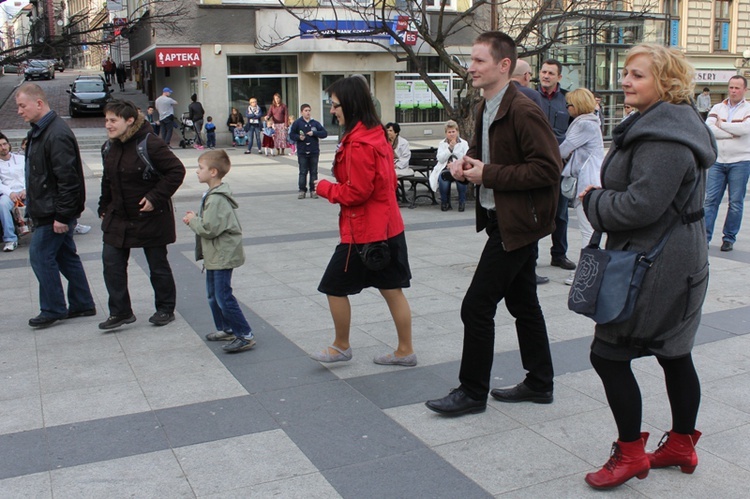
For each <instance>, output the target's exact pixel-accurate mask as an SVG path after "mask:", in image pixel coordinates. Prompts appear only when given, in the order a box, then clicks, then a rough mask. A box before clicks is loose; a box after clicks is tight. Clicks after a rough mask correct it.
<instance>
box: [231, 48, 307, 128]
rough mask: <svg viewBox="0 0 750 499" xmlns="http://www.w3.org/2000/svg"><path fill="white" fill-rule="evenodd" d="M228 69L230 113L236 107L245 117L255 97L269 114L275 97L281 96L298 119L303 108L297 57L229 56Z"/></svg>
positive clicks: (290, 111)
mask: <svg viewBox="0 0 750 499" xmlns="http://www.w3.org/2000/svg"><path fill="white" fill-rule="evenodd" d="M227 66H228V73H229V77H228V84H229V103H228V104H227V114H228V113H229V112H230V111H231V109H232V108H233V107H236V108H237V110H238V111H239V112H240V113H242V114H243V116H244V114H245V111H246V110H247V105H248V100H250V98H251V97H255V98H256V99H258V104H260V105H261V106H262V107H263V109H264V110H266V111H268V107H269V106H270V105H271V102H273V94H275V93H279V94H281V100H282V102H283V103H284V104H286V105H287V107H288V108H289V114H294V115H295V116H296V114H297V110H298V109H299V87H298V81H297V57H296V56H250V55H247V56H229V57H227ZM217 126H218V124H217Z"/></svg>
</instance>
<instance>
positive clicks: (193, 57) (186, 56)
mask: <svg viewBox="0 0 750 499" xmlns="http://www.w3.org/2000/svg"><path fill="white" fill-rule="evenodd" d="M200 65H201V49H200V47H169V48H158V49H156V67H157V68H180V67H186V66H200Z"/></svg>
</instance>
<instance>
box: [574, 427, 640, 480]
mask: <svg viewBox="0 0 750 499" xmlns="http://www.w3.org/2000/svg"><path fill="white" fill-rule="evenodd" d="M646 440H648V433H645V432H644V433H641V438H640V439H638V440H636V441H635V442H621V441H619V440H618V441H617V442H615V443H613V444H612V452H611V454H610V457H609V461H607V463H606V464H605V465H604V466H603V467H602V469H600V470H599V471H597V472H596V473H589V474H588V475H586V483H588V484H589V485H591V486H592V487H593V488H595V489H609V488H612V487H617V486H618V485H622V484H623V483H625V482H627V481H628V480H630V479H631V478H633V477H637V478H638V479H640V480H643V479H644V478H646V477H647V476H648V470H649V469H650V467H651V466H650V465H649V461H648V457H646V451H645V450H644V447H645V446H646Z"/></svg>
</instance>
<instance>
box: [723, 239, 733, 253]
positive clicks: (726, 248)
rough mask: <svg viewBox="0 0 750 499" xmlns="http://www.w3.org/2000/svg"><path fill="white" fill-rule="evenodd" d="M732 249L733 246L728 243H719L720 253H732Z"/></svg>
mask: <svg viewBox="0 0 750 499" xmlns="http://www.w3.org/2000/svg"><path fill="white" fill-rule="evenodd" d="M733 249H734V245H733V244H732V243H730V242H729V241H724V242H723V243H721V251H732V250H733Z"/></svg>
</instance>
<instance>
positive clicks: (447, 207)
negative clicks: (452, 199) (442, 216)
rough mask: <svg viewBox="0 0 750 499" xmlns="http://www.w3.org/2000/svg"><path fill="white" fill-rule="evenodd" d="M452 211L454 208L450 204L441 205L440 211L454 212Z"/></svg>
mask: <svg viewBox="0 0 750 499" xmlns="http://www.w3.org/2000/svg"><path fill="white" fill-rule="evenodd" d="M452 209H453V207H452V206H451V204H450V203H443V204H441V205H440V211H448V210H452Z"/></svg>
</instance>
